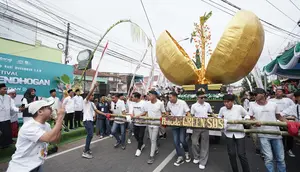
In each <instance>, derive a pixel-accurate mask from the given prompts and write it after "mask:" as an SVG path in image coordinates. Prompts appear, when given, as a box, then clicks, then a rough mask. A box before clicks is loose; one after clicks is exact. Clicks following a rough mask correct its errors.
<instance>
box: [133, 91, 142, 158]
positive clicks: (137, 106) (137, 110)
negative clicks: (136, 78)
mask: <svg viewBox="0 0 300 172" xmlns="http://www.w3.org/2000/svg"><path fill="white" fill-rule="evenodd" d="M130 106H132V108H129V109H130V110H129V114H130V115H131V116H132V117H136V118H138V117H140V116H145V115H146V113H145V101H143V100H141V94H140V93H138V92H134V93H132V102H131V104H130ZM145 129H146V125H145V124H138V123H134V137H135V139H136V141H137V142H138V146H137V150H136V153H135V156H140V155H141V153H142V151H143V149H144V148H145V144H144V135H145Z"/></svg>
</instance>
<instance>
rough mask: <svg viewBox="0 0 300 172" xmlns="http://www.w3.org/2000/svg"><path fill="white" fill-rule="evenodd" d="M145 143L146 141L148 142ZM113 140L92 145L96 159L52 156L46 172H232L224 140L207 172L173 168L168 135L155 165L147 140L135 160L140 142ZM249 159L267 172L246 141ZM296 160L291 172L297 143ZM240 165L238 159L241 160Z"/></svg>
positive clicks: (77, 151) (256, 170)
mask: <svg viewBox="0 0 300 172" xmlns="http://www.w3.org/2000/svg"><path fill="white" fill-rule="evenodd" d="M145 140H146V139H145ZM114 143H115V139H114V138H106V139H103V140H99V139H97V140H96V142H95V143H93V144H92V145H91V150H92V152H93V156H94V158H93V159H84V158H82V157H81V154H82V150H83V147H80V148H73V149H72V150H69V151H68V152H61V153H59V154H56V155H54V156H53V157H51V156H50V157H49V159H48V160H47V161H46V162H45V164H44V171H45V172H47V171H53V172H67V171H68V172H69V171H72V172H94V171H95V172H99V171H101V172H152V171H155V172H158V171H162V172H182V171H183V172H191V171H204V172H231V167H230V163H229V159H228V155H227V150H226V143H225V140H224V139H221V141H220V143H219V144H211V146H210V154H209V159H208V164H207V165H206V169H205V170H200V169H199V168H198V165H195V164H193V163H192V162H190V163H184V164H182V165H181V166H179V167H176V166H174V165H173V163H174V162H175V160H176V155H175V150H174V146H173V141H172V135H171V133H170V132H168V137H167V139H166V140H161V141H160V147H159V148H160V149H159V154H158V155H157V156H156V157H155V162H154V164H152V165H148V164H147V160H148V158H149V152H150V142H149V140H148V139H147V141H146V148H145V149H144V150H143V152H142V154H141V156H140V157H135V156H134V155H135V151H136V147H137V143H136V141H135V139H134V138H133V137H132V143H131V144H129V145H127V148H126V150H122V149H121V148H113V144H114ZM246 148H247V150H246V151H247V157H248V161H249V165H250V168H251V171H253V172H264V171H266V170H265V167H264V163H263V160H262V159H261V158H260V156H259V155H256V154H255V151H254V147H253V144H252V142H251V140H250V139H247V141H246ZM294 153H295V154H296V158H290V157H288V156H286V161H287V167H288V172H299V166H298V170H297V160H299V159H298V157H300V151H299V146H298V145H296V144H295V151H294ZM238 163H239V160H238ZM298 163H299V161H298Z"/></svg>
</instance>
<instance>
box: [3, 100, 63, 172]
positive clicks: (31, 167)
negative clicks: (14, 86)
mask: <svg viewBox="0 0 300 172" xmlns="http://www.w3.org/2000/svg"><path fill="white" fill-rule="evenodd" d="M53 103H54V101H45V100H39V101H35V102H32V103H30V104H28V112H29V113H31V114H33V118H32V119H30V120H29V121H28V122H26V123H25V124H24V125H23V126H22V127H21V129H20V132H19V137H18V140H17V143H16V151H15V153H14V154H13V155H12V160H11V161H10V162H9V166H8V169H7V172H16V171H30V172H41V171H42V164H43V163H44V161H45V158H46V156H47V146H48V143H49V142H51V143H53V142H57V141H59V139H60V136H61V132H60V131H61V128H62V124H63V119H64V114H65V111H64V108H61V109H60V110H59V111H58V113H57V120H56V124H55V126H54V128H53V129H52V130H51V128H50V125H49V124H48V123H47V122H46V121H47V120H49V118H50V117H51V114H52V108H51V105H52V104H53Z"/></svg>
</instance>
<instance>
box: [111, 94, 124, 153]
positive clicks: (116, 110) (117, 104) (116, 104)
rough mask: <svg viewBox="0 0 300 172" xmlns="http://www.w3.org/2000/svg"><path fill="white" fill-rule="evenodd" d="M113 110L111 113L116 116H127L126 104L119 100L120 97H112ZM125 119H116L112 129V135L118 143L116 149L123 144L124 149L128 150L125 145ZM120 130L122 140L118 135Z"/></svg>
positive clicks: (116, 95)
mask: <svg viewBox="0 0 300 172" xmlns="http://www.w3.org/2000/svg"><path fill="white" fill-rule="evenodd" d="M111 100H112V101H111V107H110V108H111V109H110V111H111V112H112V113H113V114H115V115H126V108H125V103H124V101H122V100H120V99H119V95H118V94H115V95H113V96H112V97H111ZM122 120H123V118H119V117H116V118H115V121H114V123H113V126H112V128H111V134H112V135H113V136H114V137H115V138H116V140H117V143H115V145H114V147H115V148H117V147H119V145H120V144H121V145H122V146H121V147H122V149H123V150H125V149H126V145H125V139H126V134H125V122H123V121H122ZM119 128H120V130H121V138H120V136H119V134H118V132H117V131H118V129H119Z"/></svg>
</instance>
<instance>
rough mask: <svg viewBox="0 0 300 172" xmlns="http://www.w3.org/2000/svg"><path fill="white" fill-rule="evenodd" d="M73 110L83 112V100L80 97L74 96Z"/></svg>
mask: <svg viewBox="0 0 300 172" xmlns="http://www.w3.org/2000/svg"><path fill="white" fill-rule="evenodd" d="M73 99H74V110H75V111H82V110H83V98H82V97H81V96H77V95H76V96H74V97H73Z"/></svg>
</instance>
